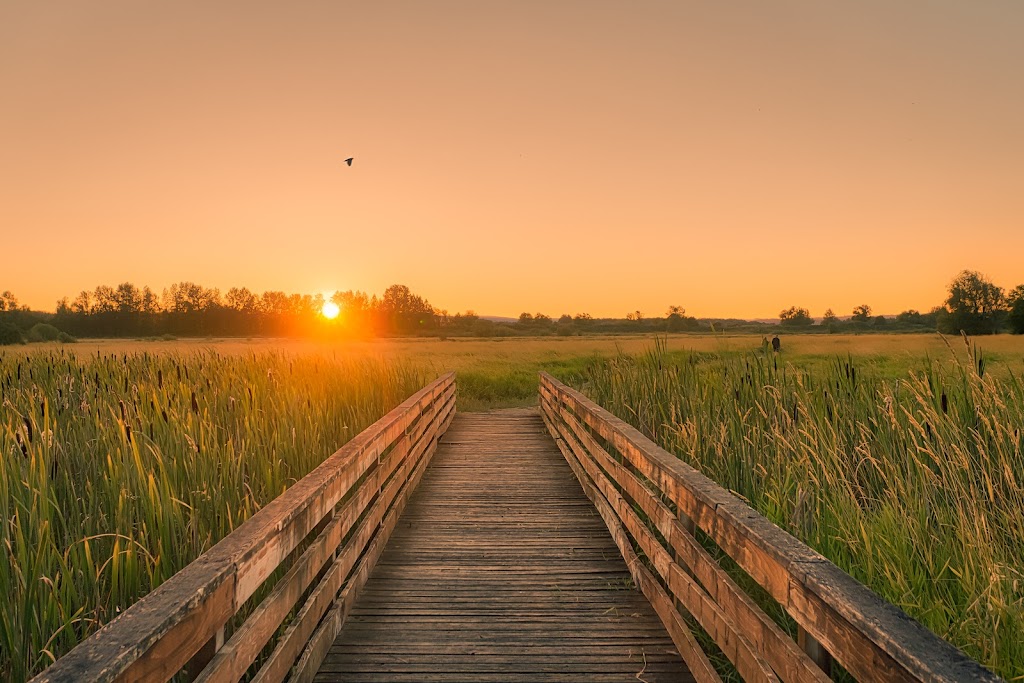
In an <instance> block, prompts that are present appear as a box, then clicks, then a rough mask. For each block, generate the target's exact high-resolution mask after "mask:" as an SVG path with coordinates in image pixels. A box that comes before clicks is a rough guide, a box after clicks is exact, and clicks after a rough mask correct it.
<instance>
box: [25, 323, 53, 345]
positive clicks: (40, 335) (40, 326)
mask: <svg viewBox="0 0 1024 683" xmlns="http://www.w3.org/2000/svg"><path fill="white" fill-rule="evenodd" d="M60 335H61V331H60V330H58V329H57V328H56V327H54V326H53V325H48V324H47V323H36V324H35V325H33V326H32V329H30V330H29V331H28V340H29V341H30V342H49V341H57V340H58V339H59V338H60Z"/></svg>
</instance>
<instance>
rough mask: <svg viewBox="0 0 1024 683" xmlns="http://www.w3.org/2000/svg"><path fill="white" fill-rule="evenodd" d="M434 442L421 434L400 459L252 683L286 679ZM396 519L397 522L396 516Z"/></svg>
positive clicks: (423, 467)
mask: <svg viewBox="0 0 1024 683" xmlns="http://www.w3.org/2000/svg"><path fill="white" fill-rule="evenodd" d="M434 442H435V439H434V437H433V435H430V434H426V435H424V436H423V438H422V439H421V441H420V443H418V444H417V445H416V446H415V447H414V449H413V452H412V454H411V456H410V457H408V458H406V459H404V460H402V464H401V466H400V468H399V470H398V472H397V474H396V475H395V476H394V477H393V478H392V479H391V480H390V482H389V483H388V484H387V485H386V486H385V487H384V488H383V489H382V490H381V493H380V495H379V496H378V498H377V500H376V502H375V503H374V505H373V506H371V508H370V510H369V511H368V513H367V515H366V517H364V518H363V519H362V520H361V521H360V522H359V525H358V526H357V527H356V530H355V532H354V533H353V535H352V537H351V538H350V539H348V541H347V542H346V543H345V545H344V547H343V548H342V550H341V552H340V553H339V554H338V555H337V557H336V559H335V560H334V562H333V563H332V565H331V568H330V569H329V570H328V571H327V574H325V575H324V577H323V579H321V580H320V582H319V583H318V584H317V585H316V588H315V589H314V590H313V593H312V594H311V595H310V596H309V598H308V599H307V600H306V602H305V603H304V604H303V606H302V608H301V609H300V610H299V612H298V614H296V616H295V618H294V619H293V620H292V622H291V624H289V626H288V628H287V629H286V630H285V633H284V635H283V636H282V637H281V639H280V641H278V644H277V646H276V647H275V649H274V651H273V652H272V653H271V655H270V657H269V659H268V660H267V661H266V662H264V664H263V666H262V667H260V670H259V671H258V672H257V674H256V676H255V677H254V678H253V682H254V683H277V682H279V681H282V680H284V678H285V676H287V674H288V672H289V671H290V670H291V667H292V665H293V664H294V663H295V661H296V660H297V659H298V658H299V657H300V655H301V654H302V651H303V650H304V649H305V646H306V643H307V641H308V640H309V638H310V636H311V635H312V634H313V631H314V630H315V629H316V627H317V624H319V622H320V620H321V618H322V617H323V615H324V614H325V613H326V612H327V610H328V609H330V607H331V606H332V605H333V604H334V600H335V596H336V594H337V593H338V590H339V589H340V588H341V586H342V584H343V583H344V582H345V581H346V579H348V577H349V574H350V573H351V571H352V569H353V567H355V566H356V564H357V563H358V562H359V561H360V558H361V557H362V555H363V553H364V551H365V550H366V548H367V547H368V546H369V545H370V544H371V541H372V540H374V539H375V538H376V535H377V533H378V531H379V530H380V525H381V524H382V522H383V520H384V518H385V516H386V515H387V513H388V510H389V509H390V506H391V504H392V502H394V501H396V500H400V499H401V498H400V495H401V496H406V495H408V492H409V490H410V488H411V487H413V486H415V483H416V480H415V478H413V477H410V476H409V473H410V472H412V471H413V470H418V471H419V472H420V473H422V471H423V469H425V463H424V462H423V461H422V460H421V459H420V456H421V455H423V453H425V452H426V450H427V448H428V446H429V445H430V444H432V443H434ZM368 488H369V487H368ZM395 518H396V519H397V515H396V516H395Z"/></svg>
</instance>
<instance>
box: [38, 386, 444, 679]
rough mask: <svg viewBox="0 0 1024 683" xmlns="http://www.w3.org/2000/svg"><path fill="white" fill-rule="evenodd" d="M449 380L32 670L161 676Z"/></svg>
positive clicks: (64, 675)
mask: <svg viewBox="0 0 1024 683" xmlns="http://www.w3.org/2000/svg"><path fill="white" fill-rule="evenodd" d="M453 384H454V374H453V373H449V374H447V375H444V376H442V377H440V378H439V379H438V380H436V381H435V382H432V383H431V384H430V385H428V386H427V387H424V388H423V389H422V390H420V391H419V392H417V393H416V394H414V395H413V396H411V397H410V398H409V399H407V400H406V401H404V402H402V404H400V405H399V406H397V407H396V408H395V409H394V410H392V411H390V412H389V413H388V414H387V415H385V416H384V417H382V418H381V419H380V420H378V421H377V422H375V423H374V424H373V425H371V426H370V427H369V428H368V429H366V430H364V431H363V432H362V433H360V434H359V435H357V436H356V437H355V438H354V439H353V440H352V441H350V442H349V443H348V444H346V445H345V446H343V447H342V448H341V449H339V450H338V451H337V452H335V453H334V454H333V455H331V456H330V457H329V458H327V459H326V460H325V461H324V462H323V463H322V464H321V465H320V466H319V467H317V468H316V469H314V470H313V472H311V473H310V474H309V475H308V476H306V477H304V478H303V479H302V480H300V481H299V482H297V483H296V484H295V485H294V486H292V487H291V488H289V489H288V491H286V492H285V493H284V494H282V495H281V496H279V497H278V498H277V499H275V500H274V501H272V502H271V503H269V504H268V505H267V506H265V507H264V508H263V509H262V510H260V511H259V512H257V513H256V514H255V515H253V516H252V517H251V518H250V519H249V520H247V521H246V522H245V523H243V524H242V525H241V526H240V527H239V528H238V529H236V530H235V531H234V532H232V533H231V534H229V535H228V536H227V537H225V538H224V539H223V540H222V541H220V542H219V543H218V544H217V545H215V546H214V547H213V548H211V549H210V550H209V551H208V552H207V553H205V554H204V555H203V556H201V557H200V558H198V559H197V560H196V561H195V562H193V563H192V564H190V565H189V566H188V567H186V568H185V569H183V570H182V571H181V572H178V573H177V574H175V575H174V576H172V577H171V578H170V579H168V580H167V581H165V582H164V584H163V585H161V586H160V587H158V588H156V589H155V590H154V591H153V592H152V593H150V594H149V595H148V596H146V597H144V598H142V599H141V600H139V601H138V602H136V603H135V604H134V605H132V606H131V607H130V608H129V609H127V610H126V611H125V612H123V613H122V614H121V615H120V616H118V617H117V618H116V619H114V620H113V621H111V622H110V623H109V624H106V625H105V626H104V627H102V628H101V629H100V630H99V631H97V632H96V633H95V634H94V635H93V636H92V637H90V638H88V639H86V640H85V641H83V642H82V643H81V644H79V645H78V646H77V647H75V648H74V649H73V650H72V651H71V652H69V653H68V654H66V655H64V656H63V657H61V658H60V659H59V660H57V662H55V663H54V664H53V665H52V666H50V667H49V668H48V669H46V670H45V671H43V672H42V673H41V674H40V675H39V676H37V677H36V678H35V679H33V680H35V681H39V682H43V681H70V680H92V681H111V680H115V679H121V680H167V679H168V678H169V677H170V676H171V675H173V674H174V673H176V672H177V671H178V670H180V669H181V668H182V667H183V666H184V665H185V664H186V663H187V662H188V661H189V660H190V659H191V658H192V657H193V656H194V655H195V654H196V653H197V652H198V651H199V650H200V648H202V647H203V645H204V644H205V643H206V642H208V641H209V640H210V638H212V637H214V636H215V634H216V632H217V631H218V630H219V629H220V628H221V627H222V626H224V624H225V623H226V622H227V620H228V619H229V618H230V617H231V616H232V615H233V614H234V613H235V612H236V611H237V609H238V607H240V606H241V605H242V603H244V602H245V601H246V600H247V599H248V598H249V596H250V595H252V593H253V592H254V591H255V590H256V588H257V587H258V586H259V585H260V584H261V583H262V582H263V581H264V580H265V579H266V578H267V576H269V575H270V573H271V572H273V571H274V569H276V567H277V566H278V564H280V561H281V560H282V559H283V558H284V557H286V556H287V555H288V554H289V553H290V552H291V551H292V550H293V549H294V548H295V546H296V545H297V544H298V543H299V542H300V541H301V540H303V539H304V538H305V536H306V535H307V534H308V533H309V531H310V530H312V529H313V527H314V526H316V524H318V523H319V522H320V520H321V519H323V518H324V516H325V515H326V514H327V512H328V511H329V510H330V509H332V508H333V507H334V506H335V505H336V504H337V502H338V501H339V500H340V499H341V497H342V496H343V495H344V494H345V493H346V492H347V491H348V489H349V488H350V487H351V485H352V484H353V483H354V482H355V481H356V480H357V479H358V478H359V476H360V470H359V468H360V467H361V466H362V465H363V464H364V463H365V462H366V457H365V456H366V455H367V454H368V453H372V454H373V457H374V458H376V456H377V454H379V453H380V452H381V451H383V450H384V448H385V447H386V446H387V445H388V444H389V443H390V442H389V441H387V437H389V436H393V435H397V434H398V433H401V431H403V430H404V429H405V428H406V427H407V426H408V425H410V424H412V422H414V421H415V418H416V417H417V415H418V412H419V411H420V410H422V408H423V407H425V406H427V405H430V404H431V403H432V402H433V401H434V400H436V399H437V397H439V396H440V395H441V394H442V393H443V392H444V391H445V390H447V388H448V387H450V386H451V385H453ZM391 440H392V441H393V440H394V439H393V438H392V439H391Z"/></svg>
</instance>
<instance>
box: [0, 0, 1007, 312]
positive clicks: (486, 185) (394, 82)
mask: <svg viewBox="0 0 1024 683" xmlns="http://www.w3.org/2000/svg"><path fill="white" fill-rule="evenodd" d="M1022 36H1024V2H1021V1H1020V0H961V1H958V2H954V1H952V0H900V1H895V0H847V1H845V2H840V1H838V0H800V1H797V0H780V1H768V0H745V1H741V0H735V1H730V2H718V1H702V2H695V1H694V2H690V1H683V0H671V1H668V0H666V1H664V2H662V1H658V2H603V1H597V0H581V1H578V2H568V1H565V2H559V1H557V0H544V1H536V2H531V1H528V0H516V1H512V0H507V1H499V0H467V1H465V2H454V1H453V2H446V1H431V2H423V1H422V0H417V1H415V2H365V3H354V2H345V3H343V2H333V1H327V0H321V1H312V0H311V1H303V2H289V3H286V2H263V1H254V0H246V1H245V2H206V1H171V0H167V1H165V2H154V1H140V0H102V1H99V0H97V1H87V0H67V1H55V0H48V1H47V2H39V1H38V0H0V290H5V289H9V290H12V291H13V292H14V294H15V295H17V296H18V298H19V299H20V300H21V301H22V302H23V303H26V304H28V305H30V306H32V307H33V308H36V309H42V310H53V308H54V305H55V301H56V300H57V299H58V298H60V297H62V296H69V297H73V296H74V295H75V294H76V293H77V292H78V291H80V290H82V289H92V288H94V287H95V286H96V285H98V284H110V285H116V284H117V283H119V282H123V281H132V282H134V283H136V284H137V285H140V286H141V285H143V284H148V285H150V286H151V287H153V288H154V289H156V290H157V291H159V290H160V289H162V288H163V287H166V286H168V285H169V284H171V283H172V282H176V281H180V280H191V281H194V282H199V283H201V284H203V285H205V286H208V287H219V288H221V289H222V290H226V289H227V288H229V287H232V286H238V285H244V286H247V287H249V288H250V289H253V290H255V291H263V290H266V289H281V290H286V291H289V292H310V293H316V292H331V291H334V290H336V289H350V288H355V289H363V290H366V291H369V292H376V293H380V292H381V291H382V290H383V289H384V288H385V287H386V286H387V285H389V284H392V283H396V282H400V283H404V284H407V285H409V286H410V287H411V288H412V289H413V290H414V291H415V292H417V293H418V294H421V295H423V296H425V297H426V298H427V299H429V300H430V302H431V303H433V304H434V305H435V306H438V307H440V308H445V309H448V310H449V311H453V312H454V311H457V310H458V311H461V310H466V309H470V308H471V309H474V310H476V311H477V312H478V313H481V314H489V315H510V316H512V315H517V314H518V313H519V312H521V311H524V310H525V311H531V312H532V311H541V312H545V313H547V314H549V315H554V316H557V315H559V314H561V313H570V314H573V313H577V312H584V311H585V312H589V313H591V314H592V315H594V316H615V317H622V316H624V315H625V314H626V312H628V311H633V310H637V309H639V310H641V311H643V312H644V313H645V314H646V315H648V316H657V315H664V313H665V309H666V308H667V307H668V306H669V305H670V304H678V305H682V306H684V307H686V309H687V311H688V313H689V314H693V315H697V316H702V317H703V316H737V317H772V316H776V315H778V312H779V311H780V310H781V309H783V308H787V307H789V306H791V305H799V306H804V307H806V308H808V309H810V312H811V314H812V315H815V316H820V315H821V314H822V313H823V312H824V310H825V308H827V307H831V308H833V309H835V311H836V312H837V313H839V314H840V315H848V314H849V313H850V310H851V309H852V308H853V307H854V306H855V305H857V304H861V303H867V304H870V305H871V306H872V307H873V308H874V310H875V311H876V312H879V313H897V312H899V311H901V310H904V309H907V308H917V309H921V310H926V309H928V308H930V307H931V306H934V305H936V304H938V303H940V302H941V301H942V299H943V297H944V293H945V289H946V286H947V285H948V283H949V281H950V280H951V279H952V278H953V277H954V276H955V275H956V273H957V272H958V271H959V270H961V269H964V268H970V269H974V270H979V271H981V272H983V273H985V274H987V275H988V276H990V277H991V278H992V279H993V280H994V281H995V282H996V283H997V284H999V285H1001V286H1003V287H1006V288H1010V287H1013V286H1015V285H1017V284H1020V283H1022V282H1024V39H1022ZM349 156H351V157H355V162H354V164H353V165H352V167H351V168H348V167H346V166H345V165H344V163H343V160H344V159H345V158H346V157H349Z"/></svg>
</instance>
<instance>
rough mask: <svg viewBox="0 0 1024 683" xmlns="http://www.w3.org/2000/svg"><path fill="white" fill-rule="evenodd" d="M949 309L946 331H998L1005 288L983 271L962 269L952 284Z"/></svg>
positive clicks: (972, 332)
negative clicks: (995, 282)
mask: <svg viewBox="0 0 1024 683" xmlns="http://www.w3.org/2000/svg"><path fill="white" fill-rule="evenodd" d="M946 310H947V311H948V312H949V316H948V317H947V318H946V319H945V320H944V323H945V330H944V331H945V332H950V333H954V334H955V333H958V332H961V331H963V332H965V333H967V334H994V333H995V332H997V331H998V330H999V321H1000V317H1001V314H1002V312H1003V310H1004V305H1003V289H1002V287H997V286H996V285H995V284H993V283H992V282H991V281H990V280H988V279H987V278H986V277H985V276H984V275H982V274H981V273H978V272H976V271H973V270H964V271H961V272H960V274H959V275H957V276H956V278H954V279H953V282H952V283H950V285H949V297H948V298H947V299H946Z"/></svg>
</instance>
